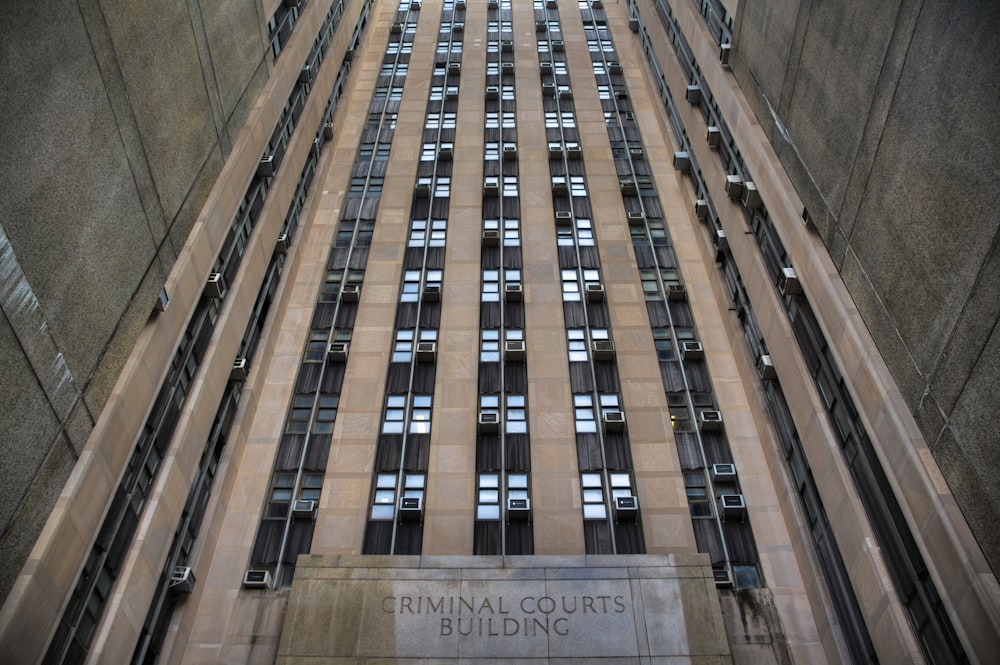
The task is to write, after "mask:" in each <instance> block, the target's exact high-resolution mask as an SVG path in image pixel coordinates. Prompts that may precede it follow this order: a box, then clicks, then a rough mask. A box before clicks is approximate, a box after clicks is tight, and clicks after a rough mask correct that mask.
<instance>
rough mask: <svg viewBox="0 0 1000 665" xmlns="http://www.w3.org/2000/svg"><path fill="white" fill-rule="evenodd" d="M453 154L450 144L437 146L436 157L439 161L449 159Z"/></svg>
mask: <svg viewBox="0 0 1000 665" xmlns="http://www.w3.org/2000/svg"><path fill="white" fill-rule="evenodd" d="M453 154H454V149H453V148H452V147H451V146H450V145H448V146H441V147H440V148H438V159H440V160H441V161H444V162H447V161H451V158H452V156H453Z"/></svg>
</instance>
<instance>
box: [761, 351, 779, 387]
mask: <svg viewBox="0 0 1000 665" xmlns="http://www.w3.org/2000/svg"><path fill="white" fill-rule="evenodd" d="M757 376H759V377H760V378H761V380H762V381H774V380H775V379H777V378H778V372H777V371H775V369H774V363H773V362H771V356H769V355H767V354H766V353H762V354H761V355H759V356H757Z"/></svg>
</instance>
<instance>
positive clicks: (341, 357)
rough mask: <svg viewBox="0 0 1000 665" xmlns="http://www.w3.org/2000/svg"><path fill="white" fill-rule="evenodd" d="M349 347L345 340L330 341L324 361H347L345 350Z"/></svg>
mask: <svg viewBox="0 0 1000 665" xmlns="http://www.w3.org/2000/svg"><path fill="white" fill-rule="evenodd" d="M349 349H350V344H349V343H347V342H330V347H329V349H327V353H326V361H327V362H328V363H345V362H347V352H348V350H349Z"/></svg>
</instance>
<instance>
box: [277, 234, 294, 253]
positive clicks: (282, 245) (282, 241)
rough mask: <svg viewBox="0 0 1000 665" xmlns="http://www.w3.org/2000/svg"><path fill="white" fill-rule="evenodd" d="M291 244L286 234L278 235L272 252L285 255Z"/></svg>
mask: <svg viewBox="0 0 1000 665" xmlns="http://www.w3.org/2000/svg"><path fill="white" fill-rule="evenodd" d="M291 244H292V242H291V240H289V239H288V234H287V233H279V234H278V239H277V240H276V241H275V243H274V251H275V252H276V253H278V254H287V253H288V248H289V247H290V246H291Z"/></svg>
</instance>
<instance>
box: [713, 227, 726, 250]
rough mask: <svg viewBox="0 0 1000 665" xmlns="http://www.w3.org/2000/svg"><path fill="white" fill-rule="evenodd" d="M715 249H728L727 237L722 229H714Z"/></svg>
mask: <svg viewBox="0 0 1000 665" xmlns="http://www.w3.org/2000/svg"><path fill="white" fill-rule="evenodd" d="M715 250H716V251H717V252H725V251H728V250H729V238H728V237H726V232H725V231H723V230H722V229H715Z"/></svg>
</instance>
